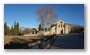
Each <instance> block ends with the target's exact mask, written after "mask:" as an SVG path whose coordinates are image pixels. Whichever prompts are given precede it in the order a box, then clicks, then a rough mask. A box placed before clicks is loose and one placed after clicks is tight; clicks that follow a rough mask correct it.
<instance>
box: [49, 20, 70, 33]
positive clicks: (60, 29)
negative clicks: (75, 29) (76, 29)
mask: <svg viewBox="0 0 90 55" xmlns="http://www.w3.org/2000/svg"><path fill="white" fill-rule="evenodd" d="M70 31H71V24H69V23H66V22H65V21H64V20H59V21H58V22H57V23H56V24H53V25H51V30H50V33H51V34H68V33H70Z"/></svg>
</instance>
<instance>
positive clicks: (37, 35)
mask: <svg viewBox="0 0 90 55" xmlns="http://www.w3.org/2000/svg"><path fill="white" fill-rule="evenodd" d="M23 36H38V34H25V35H23Z"/></svg>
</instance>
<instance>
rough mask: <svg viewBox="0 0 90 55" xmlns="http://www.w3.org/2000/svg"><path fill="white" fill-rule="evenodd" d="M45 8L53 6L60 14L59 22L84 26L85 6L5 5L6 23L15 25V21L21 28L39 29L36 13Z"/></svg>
mask: <svg viewBox="0 0 90 55" xmlns="http://www.w3.org/2000/svg"><path fill="white" fill-rule="evenodd" d="M43 6H51V7H52V8H54V11H55V12H56V13H57V14H58V19H57V21H58V20H60V19H63V20H65V21H66V22H68V23H72V24H78V25H81V26H84V5H83V4H4V22H7V24H8V25H10V26H11V25H13V24H14V21H16V22H18V23H19V24H20V27H29V28H37V27H38V25H39V23H40V22H39V21H37V18H38V16H37V15H36V11H37V10H38V9H39V8H40V7H43Z"/></svg>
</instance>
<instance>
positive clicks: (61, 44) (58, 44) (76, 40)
mask: <svg viewBox="0 0 90 55" xmlns="http://www.w3.org/2000/svg"><path fill="white" fill-rule="evenodd" d="M52 49H84V34H80V33H79V34H77V33H73V34H66V35H63V34H62V35H57V38H56V39H55V41H54V43H53V45H52Z"/></svg>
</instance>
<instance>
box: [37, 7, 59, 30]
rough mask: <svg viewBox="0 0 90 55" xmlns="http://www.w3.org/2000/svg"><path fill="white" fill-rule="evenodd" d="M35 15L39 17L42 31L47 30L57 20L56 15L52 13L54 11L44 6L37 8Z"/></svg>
mask: <svg viewBox="0 0 90 55" xmlns="http://www.w3.org/2000/svg"><path fill="white" fill-rule="evenodd" d="M36 14H37V15H38V16H39V18H38V20H39V21H40V22H41V27H42V28H43V29H45V28H47V29H48V28H49V27H50V25H51V24H53V23H54V22H55V21H56V19H57V18H58V16H57V14H56V13H55V12H54V9H53V8H52V7H50V6H44V7H41V8H39V9H38V10H37V11H36Z"/></svg>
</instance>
